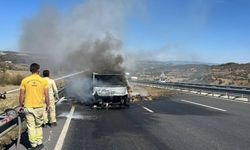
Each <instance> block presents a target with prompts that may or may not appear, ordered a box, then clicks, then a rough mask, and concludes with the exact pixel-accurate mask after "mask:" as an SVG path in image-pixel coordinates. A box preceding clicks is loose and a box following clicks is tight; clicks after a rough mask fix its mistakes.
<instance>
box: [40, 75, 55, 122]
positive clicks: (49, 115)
mask: <svg viewBox="0 0 250 150" xmlns="http://www.w3.org/2000/svg"><path fill="white" fill-rule="evenodd" d="M43 77H44V79H46V80H47V82H48V84H49V86H48V89H49V99H50V112H49V113H47V112H46V111H45V112H44V126H46V125H47V124H50V125H51V126H57V123H56V106H55V98H56V99H59V97H58V90H57V87H56V83H55V81H54V80H53V79H50V78H49V77H50V72H49V70H44V71H43Z"/></svg>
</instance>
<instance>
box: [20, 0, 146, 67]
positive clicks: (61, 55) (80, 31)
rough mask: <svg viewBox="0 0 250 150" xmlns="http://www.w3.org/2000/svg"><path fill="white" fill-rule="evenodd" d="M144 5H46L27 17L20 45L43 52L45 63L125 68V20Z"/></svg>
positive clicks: (94, 1)
mask: <svg viewBox="0 0 250 150" xmlns="http://www.w3.org/2000/svg"><path fill="white" fill-rule="evenodd" d="M142 5H143V1H140V2H138V1H137V2H135V1H132V0H102V1H98V0H86V1H84V2H83V3H82V4H80V5H77V6H76V7H75V8H73V9H72V10H71V11H70V12H68V13H60V11H59V10H57V9H56V8H54V7H52V6H49V5H45V6H44V7H43V8H42V9H41V10H40V12H38V13H37V14H36V15H34V16H33V17H32V18H30V19H27V20H25V21H24V24H23V30H22V34H21V37H20V43H19V48H20V50H21V51H24V52H28V53H31V54H35V55H40V56H43V57H44V59H43V60H40V62H39V63H41V64H42V65H43V66H45V67H52V66H53V65H55V64H56V66H61V68H64V69H65V68H68V69H70V70H73V69H75V70H79V69H89V70H90V71H104V72H107V71H108V72H109V71H112V72H123V71H124V67H123V62H124V59H123V56H122V52H121V51H122V44H123V43H122V36H123V32H124V24H125V22H126V20H127V17H128V16H129V15H130V13H131V12H133V11H132V10H135V8H139V6H140V8H141V7H142ZM37 61H38V60H37ZM52 64H53V65H52Z"/></svg>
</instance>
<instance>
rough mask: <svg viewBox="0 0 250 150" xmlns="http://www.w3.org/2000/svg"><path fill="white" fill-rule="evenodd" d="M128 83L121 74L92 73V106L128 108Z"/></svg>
mask: <svg viewBox="0 0 250 150" xmlns="http://www.w3.org/2000/svg"><path fill="white" fill-rule="evenodd" d="M128 89H129V87H128V83H127V80H126V78H125V76H124V75H122V74H98V73H93V93H92V94H93V98H94V100H93V102H94V105H99V106H101V107H108V106H111V105H119V106H121V107H122V106H126V107H129V104H130V100H129V94H128Z"/></svg>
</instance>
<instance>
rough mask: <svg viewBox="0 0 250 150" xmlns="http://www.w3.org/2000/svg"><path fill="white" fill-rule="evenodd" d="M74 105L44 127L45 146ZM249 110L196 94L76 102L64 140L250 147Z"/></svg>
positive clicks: (90, 149) (233, 149)
mask: <svg viewBox="0 0 250 150" xmlns="http://www.w3.org/2000/svg"><path fill="white" fill-rule="evenodd" d="M70 110H71V104H70V103H62V104H61V105H59V106H58V123H59V125H58V126H57V127H55V128H47V129H45V139H44V141H45V149H48V150H53V149H54V147H55V145H56V143H57V141H58V137H59V136H60V134H61V131H62V129H63V126H64V124H65V120H66V119H67V118H66V117H65V116H67V114H68V113H69V112H70ZM249 114H250V105H249V104H245V103H237V102H232V101H226V100H219V99H216V98H213V97H203V96H197V95H191V94H178V96H175V97H171V98H162V99H159V100H155V101H150V102H140V103H138V104H132V105H131V108H130V109H122V110H120V109H110V110H105V109H102V110H99V109H90V108H89V107H87V106H83V105H79V104H76V105H75V111H74V114H73V117H72V120H71V122H70V125H69V128H68V132H67V134H66V137H65V139H64V143H61V144H63V145H62V149H63V150H71V149H74V150H104V149H105V150H211V149H213V150H216V149H218V150H249V148H250V115H249ZM11 149H14V147H12V148H11Z"/></svg>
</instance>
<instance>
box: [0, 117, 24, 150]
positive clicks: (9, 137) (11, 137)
mask: <svg viewBox="0 0 250 150" xmlns="http://www.w3.org/2000/svg"><path fill="white" fill-rule="evenodd" d="M26 129H27V127H26V123H25V121H24V122H23V123H22V130H21V132H22V133H23V132H25V131H26ZM18 130H19V129H18V126H16V127H15V128H14V129H12V130H11V131H9V132H8V133H6V134H5V135H4V136H3V137H0V150H2V149H5V148H4V147H5V146H6V145H9V144H11V143H12V142H13V141H15V140H16V139H17V138H18Z"/></svg>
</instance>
